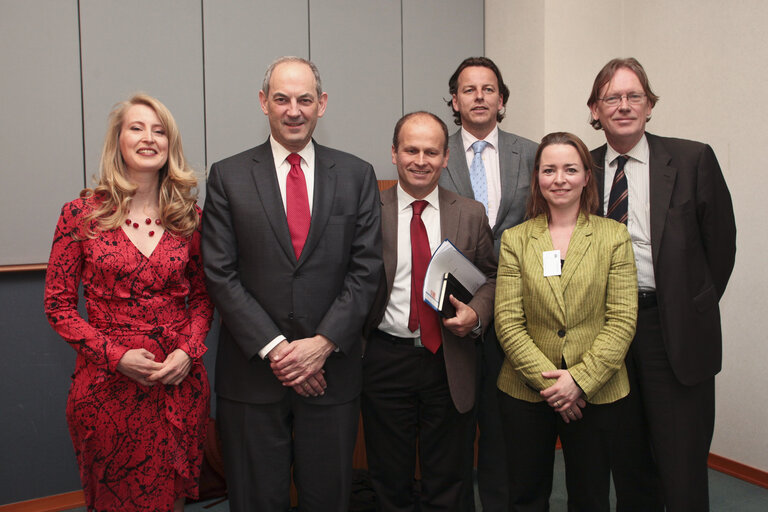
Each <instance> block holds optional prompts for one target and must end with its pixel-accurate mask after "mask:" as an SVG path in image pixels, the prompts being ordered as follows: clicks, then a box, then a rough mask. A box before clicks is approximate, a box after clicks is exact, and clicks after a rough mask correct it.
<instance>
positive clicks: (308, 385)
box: [293, 370, 328, 398]
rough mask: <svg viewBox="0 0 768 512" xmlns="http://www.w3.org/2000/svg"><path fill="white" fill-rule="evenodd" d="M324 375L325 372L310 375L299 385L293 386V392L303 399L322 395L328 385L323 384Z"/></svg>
mask: <svg viewBox="0 0 768 512" xmlns="http://www.w3.org/2000/svg"><path fill="white" fill-rule="evenodd" d="M324 373H325V370H320V371H319V372H317V373H316V374H314V375H310V376H309V377H307V379H306V380H305V381H304V382H302V383H301V384H296V385H294V386H293V390H294V391H295V392H296V393H298V394H299V395H301V396H303V397H304V398H308V397H310V396H322V395H324V394H325V388H327V387H328V384H326V383H325V376H324V375H323V374H324Z"/></svg>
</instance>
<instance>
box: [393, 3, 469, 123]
mask: <svg viewBox="0 0 768 512" xmlns="http://www.w3.org/2000/svg"><path fill="white" fill-rule="evenodd" d="M483 3H484V2H483V0H448V1H446V0H403V97H404V104H405V111H406V112H412V111H414V110H427V111H429V112H432V113H433V114H436V115H438V116H439V117H440V118H441V119H442V120H443V121H445V123H446V124H447V125H448V131H449V133H453V131H455V130H456V128H457V127H456V125H455V124H454V123H453V115H452V113H451V109H450V107H448V106H447V105H446V104H445V101H443V98H445V99H446V100H447V99H449V98H450V95H449V94H448V79H449V78H450V77H451V75H452V74H453V72H454V71H455V70H456V68H457V67H458V65H459V64H460V63H461V61H462V60H464V59H465V58H467V57H470V56H479V55H483Z"/></svg>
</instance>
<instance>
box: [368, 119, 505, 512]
mask: <svg viewBox="0 0 768 512" xmlns="http://www.w3.org/2000/svg"><path fill="white" fill-rule="evenodd" d="M447 159H448V130H447V128H446V126H445V124H444V123H443V122H442V121H441V120H440V119H439V118H437V117H436V116H434V115H432V114H429V113H427V112H415V113H412V114H408V115H406V116H405V117H403V118H402V119H401V120H400V121H398V123H397V125H396V127H395V134H394V137H393V145H392V162H393V163H394V164H395V165H396V166H397V171H398V177H399V183H398V185H397V186H396V187H393V188H391V189H389V190H386V191H384V192H383V193H382V194H381V207H382V239H383V253H384V254H383V256H384V269H385V276H384V278H383V279H382V283H381V285H380V288H379V291H378V294H377V297H376V300H375V302H374V307H373V310H372V312H371V318H370V321H369V322H368V331H369V334H368V344H367V348H366V352H365V356H364V358H363V395H362V412H363V421H364V428H365V439H366V451H367V456H368V466H369V468H370V473H371V480H372V483H373V486H374V489H375V491H376V493H377V496H378V499H379V504H380V510H382V511H415V510H418V509H419V505H418V503H417V501H420V502H421V503H422V507H423V506H429V507H431V508H430V510H431V509H433V508H434V509H440V510H459V508H460V506H461V503H462V498H463V496H464V493H465V492H471V489H466V488H465V487H466V486H465V484H464V480H465V479H464V475H465V473H466V471H467V468H468V467H471V464H472V460H471V458H470V457H468V453H467V450H466V449H465V446H464V443H465V442H466V439H467V438H468V436H469V431H470V429H472V428H473V423H472V409H473V407H474V403H475V377H476V349H475V343H476V339H477V337H478V336H479V335H480V334H481V333H482V331H483V330H484V329H485V328H486V327H487V326H488V323H489V321H490V318H491V314H492V310H493V296H494V290H495V278H496V257H495V255H494V251H493V236H492V234H491V230H490V227H489V225H488V219H487V218H486V215H485V210H484V208H483V206H482V204H480V203H478V202H476V201H473V200H471V199H466V198H463V197H461V196H459V195H457V194H454V193H453V192H449V191H447V190H445V189H442V188H440V187H438V186H437V183H438V179H439V177H440V173H441V171H442V169H443V167H445V164H446V162H447ZM422 209H423V211H422ZM419 217H420V218H421V221H419V220H418V218H419ZM414 222H415V223H416V224H414ZM419 222H423V228H424V230H425V233H426V235H427V238H428V245H429V247H428V248H426V249H428V252H427V253H426V259H427V260H428V257H429V254H431V252H433V251H434V250H435V249H436V248H437V247H438V246H439V245H440V243H441V241H442V240H443V239H449V240H450V241H451V242H453V244H454V245H455V246H456V247H457V248H458V249H459V250H460V251H461V252H462V253H463V254H464V255H465V256H466V257H467V258H469V259H470V260H471V261H472V262H473V263H474V264H475V265H476V266H477V267H478V268H479V269H480V270H481V271H482V272H483V273H484V274H485V275H486V276H487V282H486V284H484V285H483V286H482V287H481V288H480V289H479V290H478V291H477V292H476V293H475V296H474V297H473V298H472V300H471V301H470V302H469V303H468V304H463V303H461V302H459V301H457V300H455V299H452V300H451V302H452V304H453V305H454V307H455V308H456V316H455V317H454V318H450V319H442V320H438V318H437V314H436V313H435V312H434V311H432V310H427V311H426V312H425V311H424V308H420V306H421V305H422V304H423V299H422V296H421V289H420V288H419V286H418V285H412V278H416V279H418V277H417V276H418V274H419V271H418V270H416V271H414V270H413V269H419V268H420V264H419V262H418V261H417V260H418V256H416V254H418V247H419V240H418V239H416V238H414V239H412V238H411V233H412V229H415V228H414V226H415V225H418V223H419ZM412 240H413V243H412ZM412 247H413V248H414V252H415V254H414V255H413V256H412ZM417 282H418V281H417ZM413 290H416V291H417V293H416V294H415V298H414V299H412V298H411V297H412V295H411V292H412V291H413ZM412 308H415V309H412ZM413 315H418V324H417V325H418V328H417V329H416V330H412V328H414V327H416V325H414V324H411V321H412V318H413ZM429 322H433V323H432V324H431V325H433V326H434V330H431V328H428V326H429ZM425 323H426V324H427V325H425ZM409 324H411V327H409ZM430 333H434V336H433V335H431V334H430ZM434 341H437V343H438V346H435V345H433V344H432V343H433V342H434ZM417 440H418V446H419V461H420V470H421V492H420V494H421V496H420V498H418V499H417V498H416V497H415V495H414V490H413V478H414V470H415V463H416V446H417Z"/></svg>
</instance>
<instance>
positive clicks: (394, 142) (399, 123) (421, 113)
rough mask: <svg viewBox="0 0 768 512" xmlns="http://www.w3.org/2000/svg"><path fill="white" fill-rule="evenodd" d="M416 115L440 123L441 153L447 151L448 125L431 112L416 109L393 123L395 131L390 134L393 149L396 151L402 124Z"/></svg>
mask: <svg viewBox="0 0 768 512" xmlns="http://www.w3.org/2000/svg"><path fill="white" fill-rule="evenodd" d="M417 116H425V117H429V118H431V119H433V120H434V121H435V122H436V123H437V124H439V125H440V128H441V129H442V130H443V154H445V152H446V151H448V127H447V126H446V125H445V123H444V122H443V120H442V119H440V118H439V117H437V116H436V115H435V114H433V113H432V112H427V111H426V110H418V111H416V112H411V113H409V114H405V115H404V116H403V117H401V118H400V119H399V120H398V121H397V124H396V125H395V133H394V135H392V146H393V147H394V148H395V151H397V148H398V146H399V145H400V140H399V139H400V130H402V128H403V125H404V124H405V122H406V121H408V120H409V119H410V118H412V117H417Z"/></svg>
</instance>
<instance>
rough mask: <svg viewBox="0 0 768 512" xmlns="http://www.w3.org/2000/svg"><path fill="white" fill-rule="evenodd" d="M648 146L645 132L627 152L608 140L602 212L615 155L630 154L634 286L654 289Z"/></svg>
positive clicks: (613, 172)
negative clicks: (634, 265) (617, 148)
mask: <svg viewBox="0 0 768 512" xmlns="http://www.w3.org/2000/svg"><path fill="white" fill-rule="evenodd" d="M650 153H651V152H650V148H649V147H648V139H646V138H645V135H643V137H642V138H641V139H640V141H639V142H638V143H637V144H636V145H635V147H633V148H632V149H630V150H629V151H628V152H626V153H618V152H617V151H616V150H615V149H613V148H612V147H611V145H610V144H608V149H607V151H606V152H605V162H604V165H603V169H605V181H604V184H603V185H604V186H603V214H605V212H606V211H607V210H608V206H609V205H608V201H609V197H610V195H611V186H612V185H613V177H614V176H615V175H616V167H617V166H618V160H617V158H618V157H619V156H621V155H622V154H624V155H626V156H628V157H629V160H627V163H626V164H625V165H624V174H625V175H626V177H627V188H628V192H629V197H628V199H629V212H628V216H627V230H628V231H629V236H630V237H631V238H632V249H633V250H634V251H635V264H636V265H637V286H638V289H639V290H640V291H653V290H655V289H656V278H655V276H654V274H653V254H652V252H651V192H650V190H651V188H650V185H651V179H650V176H651V174H650V165H649V159H650Z"/></svg>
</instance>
